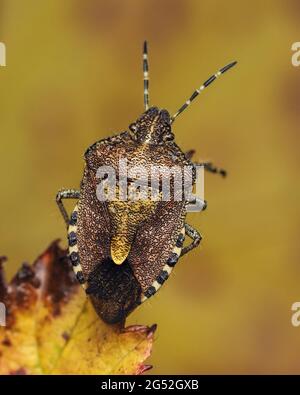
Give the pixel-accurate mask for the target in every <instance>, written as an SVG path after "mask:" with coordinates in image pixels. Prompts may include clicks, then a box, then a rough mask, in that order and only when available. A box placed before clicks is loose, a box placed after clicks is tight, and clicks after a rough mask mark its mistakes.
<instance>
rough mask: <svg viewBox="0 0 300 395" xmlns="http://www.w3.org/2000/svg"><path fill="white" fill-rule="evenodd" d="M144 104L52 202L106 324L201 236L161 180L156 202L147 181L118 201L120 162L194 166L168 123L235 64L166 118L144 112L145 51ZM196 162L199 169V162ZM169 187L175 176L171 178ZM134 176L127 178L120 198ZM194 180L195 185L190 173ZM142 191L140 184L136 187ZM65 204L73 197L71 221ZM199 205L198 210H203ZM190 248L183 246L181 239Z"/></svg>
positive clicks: (93, 151)
mask: <svg viewBox="0 0 300 395" xmlns="http://www.w3.org/2000/svg"><path fill="white" fill-rule="evenodd" d="M143 49H144V50H143V72H144V107H145V112H144V113H143V114H142V115H141V116H140V117H139V118H138V119H137V120H136V121H135V122H134V123H132V124H130V126H129V127H128V130H127V131H124V132H122V133H120V134H117V135H115V136H112V137H108V138H105V139H103V140H100V141H97V142H96V143H95V144H93V145H92V146H90V147H89V148H88V149H87V150H86V152H85V155H84V159H85V169H84V174H83V178H82V182H81V187H80V190H74V189H68V190H61V191H59V192H58V194H57V197H56V201H57V204H58V207H59V209H60V211H61V213H62V215H63V218H64V220H65V222H66V224H67V227H68V240H69V257H70V260H71V263H72V265H73V268H74V271H75V274H76V277H77V279H78V281H79V282H80V284H82V286H83V288H84V289H85V292H86V293H87V295H89V297H90V298H91V300H92V303H93V305H94V307H95V309H96V311H97V313H98V314H99V315H100V317H101V318H102V319H103V320H104V321H106V322H107V323H116V322H119V321H121V320H123V319H124V318H125V317H126V316H127V315H128V314H129V313H130V312H131V311H133V310H134V309H135V308H136V307H137V306H138V305H140V304H141V303H142V302H143V301H145V300H146V299H148V298H150V297H151V296H153V295H154V294H155V293H156V292H157V291H158V289H159V288H160V287H161V285H162V284H164V282H165V281H166V280H167V279H168V277H169V275H170V273H171V271H172V270H173V268H174V266H175V265H176V263H177V261H178V259H179V257H181V256H183V255H184V254H186V253H187V252H189V251H191V250H192V249H193V248H195V247H197V246H198V244H199V243H200V240H201V235H200V233H199V232H198V231H197V230H195V229H193V228H192V227H191V226H190V225H188V224H187V223H186V221H185V218H186V213H187V210H188V206H189V205H190V204H191V202H190V201H189V199H188V197H187V196H184V197H183V198H182V199H181V200H180V199H177V198H175V194H174V196H173V195H172V197H171V198H170V199H162V194H161V189H162V188H161V183H162V179H161V178H159V188H158V192H157V195H156V199H152V197H151V198H150V197H149V194H148V192H149V191H150V190H151V188H152V184H151V185H149V181H148V182H146V185H145V189H146V195H144V198H143V199H129V198H128V194H127V195H126V194H125V195H126V196H127V198H125V199H124V198H122V199H121V198H120V196H121V174H120V173H121V170H122V169H121V168H120V161H121V160H125V159H126V163H127V165H128V167H130V168H131V169H132V168H134V167H136V166H139V167H141V166H142V168H143V169H144V172H145V173H147V174H148V173H149V172H150V170H151V168H152V166H153V165H159V166H160V167H163V168H164V169H166V168H167V169H168V168H170V167H174V166H177V167H178V168H179V169H181V170H183V169H184V168H185V167H186V166H188V167H192V168H193V169H195V165H197V164H195V163H193V162H192V161H191V155H192V151H190V152H188V153H186V154H185V153H184V152H182V151H181V149H180V148H179V147H178V145H177V144H176V143H175V141H174V134H173V132H172V125H173V123H174V121H175V119H176V118H177V116H178V115H179V114H181V113H182V112H183V111H184V110H185V109H186V108H187V107H188V106H189V105H190V104H191V102H192V101H193V100H194V99H195V98H196V97H197V96H198V95H199V94H200V93H201V92H202V91H203V90H204V89H205V88H206V87H208V86H209V85H210V84H211V83H212V82H213V81H215V80H216V79H217V78H218V77H220V76H221V75H222V74H223V73H225V72H226V71H227V70H229V69H230V68H231V67H233V66H234V65H235V64H236V62H232V63H229V64H228V65H227V66H225V67H223V68H221V69H220V70H219V71H218V72H217V73H216V74H214V75H212V76H211V77H209V78H208V79H207V80H206V81H205V82H204V83H203V84H202V85H201V86H200V88H199V89H196V90H195V91H194V92H193V94H192V95H191V97H190V98H189V99H188V100H187V101H186V102H185V103H184V104H183V105H182V106H181V107H180V108H179V110H178V111H177V112H176V113H175V114H174V115H173V116H172V117H171V116H170V115H169V112H168V111H167V110H164V109H158V108H157V107H149V94H148V90H149V79H148V51H147V43H146V42H145V43H144V48H143ZM198 165H200V164H198ZM201 165H202V166H203V167H204V168H205V169H206V170H208V171H211V172H214V173H217V172H218V173H220V174H221V175H223V176H225V171H224V170H222V169H220V170H219V169H217V168H216V167H214V166H213V165H212V164H211V163H202V164H201ZM103 168H105V169H107V168H109V169H112V170H114V171H115V173H116V174H117V176H116V177H115V179H114V180H115V188H113V186H111V184H109V183H108V184H105V182H106V181H108V180H107V179H108V178H109V177H108V174H106V177H105V176H103V174H102V173H101V174H100V175H99V169H103ZM172 180H173V181H172V183H171V184H172V186H173V189H172V190H175V189H176V188H174V185H175V184H174V178H173V179H172ZM135 181H136V179H134V178H133V179H132V178H130V177H128V178H127V180H126V185H125V187H126V188H125V189H126V193H128V191H129V190H130V187H131V186H132V185H134V186H135ZM192 183H195V176H194V173H193V176H192ZM99 185H102V186H103V191H104V190H105V189H106V192H109V191H112V190H113V191H114V193H115V194H114V198H113V199H107V200H101V199H99V196H98V194H97V191H98V187H99ZM139 187H140V185H139ZM63 199H77V200H78V201H77V204H76V206H75V208H74V210H73V212H72V214H71V216H70V217H69V215H68V214H67V211H66V209H65V207H64V205H63ZM202 208H204V205H203V207H202ZM186 235H187V236H188V237H189V238H190V239H191V242H190V244H188V245H186V246H183V243H184V240H185V236H186Z"/></svg>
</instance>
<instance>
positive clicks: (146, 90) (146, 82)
mask: <svg viewBox="0 0 300 395" xmlns="http://www.w3.org/2000/svg"><path fill="white" fill-rule="evenodd" d="M143 72H144V106H145V110H148V108H149V65H148V47H147V41H145V42H144V50H143Z"/></svg>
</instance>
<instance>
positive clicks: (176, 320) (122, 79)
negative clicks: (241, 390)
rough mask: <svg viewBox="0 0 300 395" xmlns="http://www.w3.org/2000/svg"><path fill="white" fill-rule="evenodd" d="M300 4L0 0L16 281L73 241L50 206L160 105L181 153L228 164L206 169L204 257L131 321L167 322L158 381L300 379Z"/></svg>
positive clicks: (1, 122)
mask: <svg viewBox="0 0 300 395" xmlns="http://www.w3.org/2000/svg"><path fill="white" fill-rule="evenodd" d="M299 17H300V5H299V2H298V1H296V0H293V1H283V0H282V1H274V0H273V1H264V2H261V1H258V0H256V1H252V2H248V1H247V2H246V1H238V0H228V1H226V2H223V1H220V0H219V1H208V0H205V1H200V0H199V1H198V0H160V1H159V0H147V1H142V0H126V1H125V0H109V1H108V0H107V1H104V0H101V1H96V0H81V1H80V0H64V1H61V0H48V1H43V2H42V1H40V2H38V1H36V0H27V1H26V2H24V1H21V0H19V1H18V0H2V1H1V2H0V41H2V42H4V43H5V44H6V47H7V67H1V68H0V81H1V83H0V86H1V89H0V113H1V116H0V130H1V132H0V133H1V142H0V157H1V166H0V172H1V222H0V224H1V225H0V232H1V233H0V235H1V242H0V254H3V255H4V254H5V255H7V256H8V257H9V262H8V264H7V269H8V272H9V274H10V275H12V273H13V272H14V271H15V270H16V268H17V267H18V266H19V264H20V263H21V262H22V261H24V260H25V261H32V260H33V259H34V258H35V257H36V256H37V255H38V254H39V253H41V252H42V251H43V250H44V249H45V247H47V245H48V244H49V243H50V241H51V240H52V239H55V238H58V237H59V238H61V239H62V240H63V242H62V245H64V246H65V245H66V232H65V227H64V223H63V221H62V218H61V216H60V214H59V212H58V209H57V207H56V204H55V194H56V192H57V190H58V189H60V188H61V187H75V188H76V187H78V186H79V183H80V179H81V176H82V169H83V160H82V156H83V153H84V151H85V149H86V148H87V147H88V146H89V145H90V144H91V143H93V142H95V141H96V140H98V139H101V138H103V137H106V136H109V135H111V134H113V133H117V132H119V131H122V130H125V129H126V128H127V126H128V125H129V124H130V123H131V122H132V121H134V120H135V119H136V117H137V116H138V115H139V114H140V113H141V112H142V111H143V97H142V95H143V90H142V70H141V48H142V42H143V40H144V39H145V38H146V39H148V41H149V56H150V100H151V103H152V104H154V105H157V106H160V107H165V108H167V109H169V110H170V112H171V113H173V112H175V111H176V110H177V109H178V108H179V107H180V106H181V105H182V104H183V102H184V101H185V100H186V99H187V98H188V96H189V95H190V94H191V93H192V91H193V90H194V89H195V88H196V87H198V86H199V85H200V84H201V83H202V82H203V81H204V80H205V79H206V78H207V77H209V76H210V75H211V74H212V73H214V72H215V71H216V70H217V69H218V68H219V67H222V66H224V65H225V64H226V63H227V62H230V61H232V60H238V62H239V64H238V66H236V67H235V68H234V69H232V70H231V71H230V72H228V73H226V75H224V77H222V79H220V80H219V81H217V82H216V83H215V84H213V85H212V86H211V87H209V89H207V90H206V91H205V93H203V95H201V97H199V98H198V99H197V100H196V101H195V102H194V103H193V105H192V106H191V108H190V109H188V110H187V111H186V112H185V113H184V114H183V115H182V116H180V117H179V118H178V120H177V121H176V123H175V124H174V130H175V134H176V139H177V143H178V144H179V145H180V146H181V147H182V149H183V150H189V149H191V148H194V149H195V150H196V159H210V160H212V161H214V162H215V163H216V164H217V165H220V166H222V167H224V168H226V169H227V170H228V173H229V176H228V178H227V179H226V180H223V179H221V178H219V177H218V176H214V175H210V174H208V175H206V178H205V188H206V199H207V200H208V209H207V211H206V212H204V213H196V214H189V218H188V221H189V223H190V224H192V225H194V226H195V227H196V228H197V229H198V230H200V231H201V233H202V235H203V241H202V244H201V247H200V248H198V249H197V250H194V251H193V252H192V253H190V254H189V255H187V256H185V257H184V258H182V259H181V260H180V262H179V263H178V265H177V267H176V269H175V271H174V272H173V273H174V274H173V275H172V278H171V279H170V280H169V281H168V282H167V283H166V285H165V286H164V287H163V288H162V289H161V291H160V292H159V293H158V294H157V295H156V296H155V297H154V298H152V299H151V300H150V301H149V302H147V303H145V304H144V305H143V306H141V307H140V308H139V309H138V310H136V311H135V312H134V313H133V314H132V315H131V316H130V318H129V319H128V324H135V323H139V324H152V323H154V322H156V323H158V330H157V335H156V341H155V344H154V352H153V356H152V357H151V359H150V361H149V362H150V363H152V364H153V365H154V369H153V370H152V371H151V373H195V374H196V373H275V372H277V373H288V372H289V373H300V327H299V328H296V327H293V326H292V325H291V315H292V312H291V305H292V303H294V302H295V301H300V285H299V278H300V266H299V241H298V238H299V234H298V231H299V225H300V216H299V214H300V210H299V204H298V201H299V191H300V189H299V142H300V138H299V136H300V134H299V121H300V111H299V104H300V67H298V68H297V67H293V66H292V64H291V56H292V51H291V45H292V43H293V42H295V41H300V32H299Z"/></svg>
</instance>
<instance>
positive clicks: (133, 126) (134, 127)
mask: <svg viewBox="0 0 300 395" xmlns="http://www.w3.org/2000/svg"><path fill="white" fill-rule="evenodd" d="M129 130H131V131H132V132H135V131H136V124H135V123H131V124H130V125H129Z"/></svg>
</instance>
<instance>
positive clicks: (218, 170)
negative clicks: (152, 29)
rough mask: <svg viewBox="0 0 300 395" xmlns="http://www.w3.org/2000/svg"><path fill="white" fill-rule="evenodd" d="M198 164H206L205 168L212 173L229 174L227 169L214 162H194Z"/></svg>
mask: <svg viewBox="0 0 300 395" xmlns="http://www.w3.org/2000/svg"><path fill="white" fill-rule="evenodd" d="M194 164H195V165H196V166H204V170H206V171H209V172H210V173H214V174H220V176H222V177H226V176H227V171H226V170H225V169H222V168H220V167H217V166H215V165H214V164H213V163H212V162H202V163H194Z"/></svg>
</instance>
